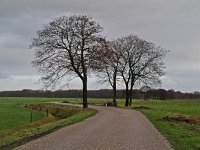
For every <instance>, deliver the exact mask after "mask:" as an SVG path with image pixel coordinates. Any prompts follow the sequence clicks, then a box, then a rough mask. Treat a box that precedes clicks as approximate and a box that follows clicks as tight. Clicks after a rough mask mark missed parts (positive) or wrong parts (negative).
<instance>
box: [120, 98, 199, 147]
mask: <svg viewBox="0 0 200 150" xmlns="http://www.w3.org/2000/svg"><path fill="white" fill-rule="evenodd" d="M120 105H121V106H122V105H123V104H122V103H120ZM133 106H134V107H139V106H146V107H149V108H151V109H137V110H139V111H141V112H142V113H143V114H144V115H145V116H147V118H148V119H149V120H150V121H151V122H152V123H153V124H154V126H155V127H156V128H157V129H158V130H159V131H160V132H161V133H162V134H163V135H164V136H165V137H166V138H167V139H168V140H169V141H170V143H171V145H172V146H173V147H174V149H175V150H199V149H200V124H190V123H175V122H162V121H160V120H159V119H160V118H162V117H165V116H169V117H179V116H182V117H200V100H196V101H195V100H176V101H157V100H155V101H153V100H152V101H142V100H137V101H134V102H133Z"/></svg>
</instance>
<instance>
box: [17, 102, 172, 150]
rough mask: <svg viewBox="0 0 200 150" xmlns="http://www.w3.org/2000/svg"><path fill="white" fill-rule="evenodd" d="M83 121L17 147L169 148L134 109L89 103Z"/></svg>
mask: <svg viewBox="0 0 200 150" xmlns="http://www.w3.org/2000/svg"><path fill="white" fill-rule="evenodd" d="M90 108H94V109H96V110H97V111H98V113H97V114H96V115H95V116H93V117H91V118H89V119H86V120H85V121H83V122H80V123H77V124H74V125H70V126H67V127H64V128H62V129H60V130H58V131H56V132H53V133H51V134H49V135H46V136H44V137H41V138H39V139H37V140H34V141H31V142H29V143H27V144H25V145H22V146H19V147H17V148H16V150H170V149H172V148H170V145H169V144H168V142H167V141H166V139H165V138H164V137H163V136H162V135H161V134H160V133H159V132H158V131H157V130H156V129H155V128H154V127H153V125H152V124H151V123H150V122H149V121H148V120H147V119H146V117H145V116H144V115H143V114H142V113H140V112H138V111H135V110H130V109H120V108H113V107H103V106H90Z"/></svg>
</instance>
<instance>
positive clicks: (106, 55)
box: [95, 41, 121, 106]
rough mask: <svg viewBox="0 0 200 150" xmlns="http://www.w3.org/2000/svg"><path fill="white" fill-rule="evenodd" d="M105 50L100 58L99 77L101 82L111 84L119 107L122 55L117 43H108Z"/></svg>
mask: <svg viewBox="0 0 200 150" xmlns="http://www.w3.org/2000/svg"><path fill="white" fill-rule="evenodd" d="M102 48H104V50H101V51H100V53H99V54H98V56H99V60H100V63H99V66H98V67H95V68H98V70H97V76H98V78H99V82H101V83H109V84H110V86H111V87H112V89H113V104H114V106H117V100H116V97H117V79H118V78H117V77H118V75H119V66H120V62H119V59H120V57H121V55H120V54H119V53H118V51H116V50H117V43H116V42H115V41H111V42H107V44H106V45H104V46H102Z"/></svg>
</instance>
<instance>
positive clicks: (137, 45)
mask: <svg viewBox="0 0 200 150" xmlns="http://www.w3.org/2000/svg"><path fill="white" fill-rule="evenodd" d="M116 43H117V46H116V49H117V51H120V52H119V54H120V55H121V56H122V57H120V60H119V61H120V74H121V76H122V78H123V80H124V83H125V87H126V102H125V106H128V105H131V104H132V93H133V88H134V85H135V84H136V83H143V84H146V85H147V84H154V85H155V84H160V83H161V82H160V78H159V77H160V76H162V75H164V70H165V65H164V62H163V58H164V56H165V55H166V53H167V51H166V50H165V49H162V48H161V47H159V46H156V45H155V44H153V43H150V42H147V41H145V40H143V39H141V38H139V37H137V36H135V35H129V36H126V37H123V38H119V39H117V40H116Z"/></svg>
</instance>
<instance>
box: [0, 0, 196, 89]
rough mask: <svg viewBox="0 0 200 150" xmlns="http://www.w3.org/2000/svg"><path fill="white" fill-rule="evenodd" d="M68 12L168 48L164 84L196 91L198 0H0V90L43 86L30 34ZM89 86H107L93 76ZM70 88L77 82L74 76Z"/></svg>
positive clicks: (111, 34) (110, 32)
mask: <svg viewBox="0 0 200 150" xmlns="http://www.w3.org/2000/svg"><path fill="white" fill-rule="evenodd" d="M69 14H87V15H90V16H92V17H93V18H94V19H95V20H96V21H97V22H99V23H100V24H101V25H102V26H103V27H104V35H106V36H107V37H108V38H110V39H114V38H117V37H121V36H125V35H128V34H132V33H134V34H137V35H138V36H140V37H142V38H144V39H146V40H147V41H151V42H153V43H155V44H157V45H160V46H161V47H163V48H166V49H168V50H170V53H169V54H168V55H167V57H166V59H165V62H166V67H167V69H166V75H165V76H164V77H163V78H162V82H163V84H162V88H166V89H175V90H180V91H184V92H193V91H197V90H198V91H200V1H199V0H0V91H1V90H21V89H25V88H26V89H41V88H42V85H41V84H39V82H38V79H39V78H40V74H39V73H38V72H37V70H35V69H34V68H33V67H32V65H31V61H32V60H33V59H34V57H33V50H30V49H29V45H30V42H31V38H33V37H34V36H35V33H36V31H38V30H40V29H42V27H43V25H44V24H46V23H48V22H49V21H50V20H52V19H54V18H55V17H59V16H62V15H69ZM88 86H89V89H99V88H105V87H107V86H105V85H104V86H100V85H98V84H97V83H96V80H95V79H94V78H92V79H91V80H90V82H89V83H88ZM68 88H81V84H80V82H79V80H78V79H76V80H74V81H72V82H71V84H70V86H69V87H68Z"/></svg>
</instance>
